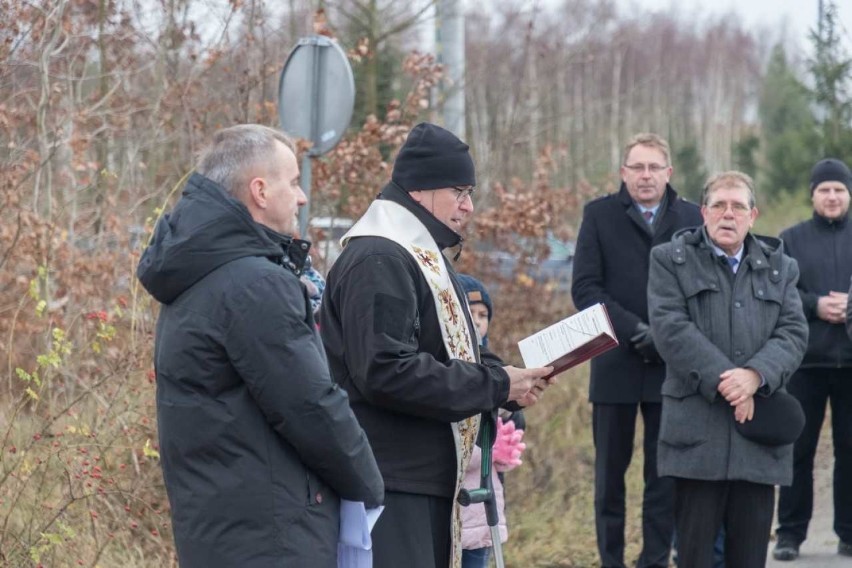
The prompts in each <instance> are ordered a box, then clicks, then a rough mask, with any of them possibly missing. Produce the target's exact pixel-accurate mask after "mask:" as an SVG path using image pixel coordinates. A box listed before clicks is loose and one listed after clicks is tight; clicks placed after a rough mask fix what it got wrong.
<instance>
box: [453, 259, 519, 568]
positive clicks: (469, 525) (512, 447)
mask: <svg viewBox="0 0 852 568" xmlns="http://www.w3.org/2000/svg"><path fill="white" fill-rule="evenodd" d="M458 277H459V281H460V283H461V285H462V287H463V288H464V290H465V295H466V296H467V301H468V304H469V306H470V312H471V316H472V319H473V323H474V324H475V325H476V326H477V330H478V331H479V336H480V341H481V345H482V346H483V347H485V346H487V345H488V337H487V336H488V324H489V322H490V321H491V317H492V313H493V307H492V304H491V297H490V296H489V295H488V291H487V290H486V289H485V287H484V286H483V285H482V283H481V282H479V281H478V280H477V279H475V278H473V277H471V276H468V275H466V274H459V275H458ZM502 412H505V411H502ZM516 414H520V415H521V416H518V417H517V418H519V419H520V420H523V416H522V413H521V412H520V411H519V412H517V413H516ZM505 415H506V422H504V421H503V419H502V418H498V419H497V436H496V440H495V442H494V447H493V449H492V461H493V464H494V467H492V468H491V478H492V479H491V482H492V485H493V487H494V497H495V499H496V501H497V513H498V517H499V531H500V542H506V539H507V538H508V531H507V529H506V515H505V502H504V499H503V483H502V481H501V479H500V477H501V476H498V472H499V473H502V472H506V471H509V470H511V469H514V468H515V467H517V466H518V465H520V464H521V460H520V455H521V453H522V452H523V451H524V448H525V446H524V443H523V442H522V441H521V439H522V438H523V433H524V431H523V430H521V429H519V428H516V426H515V422H514V421H512V420H509V419H508V417H509V416H511V413H506V414H505ZM481 476H482V450H480V448H479V446H474V449H473V455H472V456H471V460H470V464H469V465H468V467H467V471H466V472H465V479H464V487H466V488H468V489H476V488H478V487H479V485H480V482H481ZM462 549H463V550H462V568H487V566H488V560H489V556H490V552H491V527H489V526H488V522H487V521H486V518H485V505H484V504H482V503H474V504H472V505H469V506H467V507H462Z"/></svg>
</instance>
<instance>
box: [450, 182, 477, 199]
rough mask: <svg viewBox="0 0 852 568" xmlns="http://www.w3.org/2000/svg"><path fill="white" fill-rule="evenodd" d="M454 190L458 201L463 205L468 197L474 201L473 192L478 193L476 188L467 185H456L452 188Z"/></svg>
mask: <svg viewBox="0 0 852 568" xmlns="http://www.w3.org/2000/svg"><path fill="white" fill-rule="evenodd" d="M452 190H453V191H455V192H456V201H458V202H459V203H461V202H462V201H464V200H465V199H467V198H468V197H470V198H471V200H472V199H473V192H474V191H476V187H475V186H472V185H465V186H460V185H454V186H453V187H452Z"/></svg>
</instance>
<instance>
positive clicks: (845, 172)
mask: <svg viewBox="0 0 852 568" xmlns="http://www.w3.org/2000/svg"><path fill="white" fill-rule="evenodd" d="M824 181H839V182H840V183H842V184H843V185H845V186H846V190H847V191H849V192H850V193H852V172H850V171H849V167H848V166H847V165H846V164H844V163H843V162H841V161H840V160H835V159H834V158H826V159H825V160H820V161H819V162H817V163H816V165H815V166H814V169H812V170H811V195H813V193H814V189H816V186H818V185H819V184H821V183H822V182H824Z"/></svg>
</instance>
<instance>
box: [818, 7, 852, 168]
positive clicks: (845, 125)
mask: <svg viewBox="0 0 852 568" xmlns="http://www.w3.org/2000/svg"><path fill="white" fill-rule="evenodd" d="M811 41H812V42H813V46H814V58H813V59H812V60H811V61H810V71H811V74H812V76H813V80H814V90H815V92H814V94H815V98H816V102H817V104H818V108H819V111H820V119H821V120H820V122H821V125H820V126H821V134H822V144H821V149H822V153H823V155H824V156H836V157H844V156H849V155H850V154H852V94H851V93H850V83H852V59H850V57H849V56H848V55H847V52H846V49H845V48H844V46H843V38H842V37H841V36H840V34H839V30H838V24H837V5H836V4H835V3H834V2H833V1H832V0H827V1H826V6H825V9H824V11H823V13H822V14H821V15H820V20H819V27H818V28H817V31H815V32H811Z"/></svg>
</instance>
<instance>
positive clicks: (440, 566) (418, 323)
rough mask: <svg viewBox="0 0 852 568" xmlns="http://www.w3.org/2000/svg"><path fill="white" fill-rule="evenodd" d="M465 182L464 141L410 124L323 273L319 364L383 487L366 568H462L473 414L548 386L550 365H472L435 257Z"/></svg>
mask: <svg viewBox="0 0 852 568" xmlns="http://www.w3.org/2000/svg"><path fill="white" fill-rule="evenodd" d="M475 184H476V172H475V168H474V165H473V159H472V158H471V156H470V149H469V148H468V145H467V144H465V143H464V142H462V141H461V140H459V139H458V137H456V136H455V135H454V134H452V133H451V132H449V131H447V130H445V129H443V128H441V127H440V126H436V125H434V124H429V123H425V122H424V123H422V124H418V125H417V126H415V127H414V128H413V129H412V130H411V133H410V134H409V135H408V138H407V139H406V141H405V144H404V145H403V146H402V148H401V149H400V151H399V154H398V155H397V157H396V161H395V163H394V166H393V173H392V175H391V180H390V182H389V183H388V184H387V185H386V186H385V187H384V188H383V189H382V192H381V194H380V195H379V196H378V198H377V199H376V200H375V201H374V202H373V203H372V204H371V205H370V208H369V209H368V210H367V212H366V213H365V214H364V216H363V217H361V219H359V220H358V222H357V223H355V225H354V226H353V227H352V228H351V229H350V230H349V232H348V233H347V234H346V235H345V236H344V237H343V239H342V241H341V242H342V244H343V247H344V248H343V252H342V253H341V254H340V257H339V258H338V259H337V261H336V262H335V263H334V266H333V267H332V268H331V271H330V272H329V275H328V280H327V283H326V289H325V300H324V301H323V309H322V310H321V315H320V329H321V333H322V339H323V343H324V345H325V351H326V354H327V356H328V362H329V367H330V369H331V373H332V376H333V377H334V379H335V382H336V383H337V384H338V385H340V386H341V387H342V388H344V389H345V390H346V392H347V393H348V394H349V400H350V403H351V405H352V410H353V411H354V412H355V415H356V416H357V417H358V420H359V422H360V423H361V426H362V427H363V428H364V431H365V432H366V433H367V438H368V439H369V441H370V445H371V447H372V448H373V453H374V454H375V456H376V461H377V462H378V464H379V470H380V471H381V473H382V477H383V479H384V481H385V490H386V493H385V500H384V506H385V510H384V512H383V513H382V515H381V517H379V520H378V522H377V524H376V526H375V527H374V528H373V531H372V534H371V537H372V541H373V542H372V554H373V566H374V567H375V568H391V567H393V568H396V567H398V566H406V567H410V568H446V567H448V566H453V567H455V568H457V567H458V566H460V561H461V538H460V536H461V534H460V528H461V526H460V522H461V521H460V515H459V513H460V511H459V506H458V504H457V501H456V497H457V495H458V490H459V484H460V482H461V480H462V478H463V474H464V471H465V468H466V467H467V463H468V461H469V459H470V454H471V451H472V448H473V444H474V442H475V440H476V436H477V432H478V425H479V418H480V415H481V414H482V413H483V412H485V413H490V412H491V411H493V410H494V409H496V408H498V407H501V406H504V405H508V407H509V408H510V409H513V410H517V409H518V407H519V406H529V405H531V404H533V403H535V402H536V400H537V399H538V396H539V395H540V394H541V393H542V391H543V390H544V388H545V387H546V386H547V385H548V384H549V383H548V382H547V381H546V380H545V379H543V377H545V376H546V375H547V374H549V373H550V371H551V369H550V368H544V369H518V368H516V367H511V366H507V367H503V366H500V365H499V364H498V363H496V362H495V361H492V360H490V359H489V360H488V361H481V360H480V357H479V350H478V346H477V344H476V333H475V331H474V326H473V323H472V321H471V317H470V312H469V310H468V308H467V305H466V300H465V294H464V291H463V289H462V288H461V286H460V285H459V282H458V278H457V277H456V273H455V270H454V269H453V266H452V263H451V262H450V260H449V259H447V258H446V257H445V256H444V254H443V251H444V250H445V249H447V248H451V247H457V246H459V245H460V244H461V241H462V233H463V232H464V228H465V225H466V224H467V223H468V221H469V220H470V218H471V216H472V215H473V195H472V194H473V191H474V186H475ZM476 506H481V505H476Z"/></svg>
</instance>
